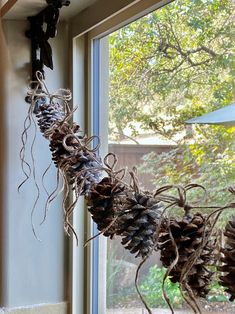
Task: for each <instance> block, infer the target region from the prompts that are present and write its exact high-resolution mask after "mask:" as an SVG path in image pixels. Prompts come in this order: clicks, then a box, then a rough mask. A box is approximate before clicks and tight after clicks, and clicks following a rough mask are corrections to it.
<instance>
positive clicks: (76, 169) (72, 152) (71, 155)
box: [50, 122, 101, 194]
mask: <svg viewBox="0 0 235 314" xmlns="http://www.w3.org/2000/svg"><path fill="white" fill-rule="evenodd" d="M79 129H80V127H79V126H78V125H77V124H76V123H74V124H73V125H72V126H71V125H70V124H69V123H68V122H63V124H62V125H58V126H57V127H55V128H54V130H53V133H52V134H51V136H50V150H51V151H52V160H53V161H54V163H55V164H56V166H57V167H58V168H63V169H65V171H66V175H67V178H68V181H69V184H71V185H74V184H76V185H77V187H78V188H79V187H80V186H82V194H86V193H88V191H89V189H90V187H91V185H92V184H93V183H97V182H99V181H100V173H99V172H98V171H92V169H94V168H99V167H100V164H101V161H100V158H99V157H98V156H96V154H95V153H94V152H91V151H89V150H87V149H86V148H85V144H84V143H85V138H84V137H78V136H77V138H76V137H75V136H74V134H75V133H77V132H78V131H79ZM69 135H71V137H68V136H69ZM65 137H67V140H66V145H67V147H69V148H70V149H66V147H65V146H64V143H63V141H64V139H65ZM83 144H84V145H83ZM78 174H79V176H78ZM75 180H76V182H75Z"/></svg>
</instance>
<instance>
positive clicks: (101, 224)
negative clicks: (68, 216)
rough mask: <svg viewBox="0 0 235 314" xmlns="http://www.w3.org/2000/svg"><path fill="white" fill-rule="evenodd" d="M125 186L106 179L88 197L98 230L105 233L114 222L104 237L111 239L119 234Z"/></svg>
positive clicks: (95, 186)
mask: <svg viewBox="0 0 235 314" xmlns="http://www.w3.org/2000/svg"><path fill="white" fill-rule="evenodd" d="M124 191H125V186H124V185H123V184H121V183H119V182H118V181H116V180H113V179H111V178H109V177H105V178H103V179H102V181H101V182H99V183H97V184H94V185H93V186H92V188H91V190H90V193H89V194H88V196H87V201H88V210H89V212H90V213H91V214H92V218H93V220H94V221H95V222H96V223H97V228H98V230H100V231H104V230H105V229H106V228H108V227H109V225H110V224H111V223H112V222H114V223H113V224H112V225H111V226H110V228H108V229H107V230H106V231H104V233H103V235H104V236H106V237H110V238H111V239H112V238H113V236H114V235H115V234H116V233H117V228H118V219H117V221H116V222H115V219H116V218H117V217H118V216H119V215H120V214H121V213H122V205H123V201H124V199H125V195H126V194H125V193H124Z"/></svg>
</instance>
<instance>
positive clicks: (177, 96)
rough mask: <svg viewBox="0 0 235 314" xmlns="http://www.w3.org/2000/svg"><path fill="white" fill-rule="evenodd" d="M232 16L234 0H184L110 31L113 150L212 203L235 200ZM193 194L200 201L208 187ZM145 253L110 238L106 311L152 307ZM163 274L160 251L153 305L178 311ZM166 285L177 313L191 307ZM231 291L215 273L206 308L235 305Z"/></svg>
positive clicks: (145, 179) (143, 179)
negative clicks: (193, 188)
mask: <svg viewBox="0 0 235 314" xmlns="http://www.w3.org/2000/svg"><path fill="white" fill-rule="evenodd" d="M233 14H234V1H232V0H198V1H190V0H176V1H174V2H172V3H171V4H168V5H166V6H164V7H162V8H161V9H158V10H156V11H155V12H152V13H151V14H149V15H147V16H145V17H143V18H141V19H139V20H137V21H135V22H133V23H131V24H129V25H127V26H125V27H123V28H121V29H119V30H118V31H116V32H114V33H112V34H111V35H109V36H108V40H109V61H110V65H109V70H110V85H109V138H108V140H109V151H110V152H114V153H115V154H117V155H118V160H119V167H120V168H123V167H126V166H127V167H128V168H129V170H131V169H132V168H133V166H135V167H137V168H138V176H139V184H140V187H141V189H143V190H149V191H153V190H155V189H157V188H159V187H160V186H162V185H166V184H181V185H186V184H189V183H197V184H202V185H203V186H205V187H206V188H207V189H208V203H213V204H216V205H222V204H225V203H228V202H229V200H231V201H232V199H233V198H234V196H233V195H232V194H229V193H228V187H229V186H234V181H235V154H234V151H235V149H234V148H235V141H234V138H235V137H234V136H235V116H232V115H231V113H232V110H233V112H234V107H233V106H231V107H227V106H229V105H231V104H232V103H233V102H234V85H233V70H234V68H233V66H232V50H233V49H234V40H233V39H234V38H233V36H234V35H233V23H234V22H233ZM220 108H224V112H223V113H218V114H214V115H212V116H208V117H204V118H203V121H204V122H208V123H211V124H186V123H185V122H186V121H187V120H189V119H192V118H195V117H199V116H203V115H205V114H207V113H210V112H213V111H215V110H218V109H220ZM219 119H220V120H223V121H220V122H221V124H220V125H214V124H213V123H214V122H216V121H218V120H219ZM128 182H129V179H128ZM192 197H193V198H194V199H195V200H199V204H201V203H200V199H201V197H202V193H201V191H200V190H197V191H195V192H193V193H192ZM229 198H230V199H229ZM202 211H203V210H202ZM231 214H232V211H231V210H230V211H229V210H228V211H226V212H225V213H224V214H223V215H221V218H220V219H219V221H218V224H217V225H218V227H217V232H218V238H219V237H220V239H221V241H223V239H222V237H221V232H219V230H222V228H223V227H224V226H225V224H226V222H227V221H228V219H229V218H230V217H231ZM172 215H174V216H175V215H182V212H178V211H174V210H172ZM140 261H141V259H140V258H135V254H130V252H129V250H127V249H125V248H124V246H123V245H121V238H120V237H116V238H115V239H113V240H108V244H107V280H106V286H107V288H106V294H107V313H108V314H114V313H115V314H133V313H135V314H138V313H147V312H144V306H143V304H142V303H141V302H140V299H139V297H138V295H137V293H136V290H135V285H134V280H135V272H136V270H137V267H138V264H139V263H140ZM164 273H165V269H164V268H163V267H162V264H161V261H160V255H159V253H158V252H155V253H154V254H153V255H152V256H151V257H150V258H149V259H148V261H147V262H146V263H145V264H144V266H143V267H142V270H141V273H140V277H139V286H140V289H141V291H142V293H143V295H144V296H145V299H146V301H147V303H148V304H149V306H150V307H151V308H153V309H154V310H153V313H159V314H163V313H170V310H169V309H168V307H167V304H166V302H165V301H164V300H163V298H162V292H161V291H162V290H161V282H162V279H163V276H164ZM167 292H168V295H169V298H170V300H171V302H172V304H173V306H174V308H175V309H177V310H178V311H179V312H177V313H180V314H181V313H182V314H183V313H184V314H186V313H189V310H188V308H187V307H186V305H185V302H184V301H183V298H182V296H181V294H180V291H179V289H178V285H177V284H172V283H170V282H167ZM228 298H229V297H228V295H227V294H226V293H225V292H224V289H223V288H222V286H220V285H219V283H218V276H217V277H216V276H215V278H214V280H213V283H212V286H211V291H210V293H209V294H208V296H207V297H206V298H205V300H203V301H202V302H201V304H202V308H203V310H204V311H205V313H216V312H217V311H219V312H222V313H234V312H235V305H234V303H229V302H228Z"/></svg>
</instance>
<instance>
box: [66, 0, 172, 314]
mask: <svg viewBox="0 0 235 314" xmlns="http://www.w3.org/2000/svg"><path fill="white" fill-rule="evenodd" d="M104 1H105V0H104ZM104 1H103V2H104ZM118 1H120V0H113V4H114V3H117V2H118ZM172 1H174V0H136V1H129V2H132V4H131V5H127V6H126V7H125V8H122V9H121V10H120V11H119V12H116V13H115V14H113V15H112V16H110V17H109V18H105V19H104V20H103V21H99V22H98V24H97V25H96V24H95V22H94V24H92V21H90V20H89V16H87V17H85V18H84V12H82V16H79V15H78V16H77V17H76V18H75V19H74V20H73V21H72V22H71V24H70V28H71V35H70V36H71V37H70V38H71V40H72V42H73V45H72V52H73V54H72V58H71V60H72V64H71V65H72V69H73V70H72V75H71V79H72V86H73V94H74V98H73V101H74V106H76V105H77V104H78V105H79V109H78V111H77V114H75V119H76V120H77V121H78V122H79V124H80V125H81V126H82V128H83V130H85V132H86V134H88V135H89V136H91V135H98V136H100V138H101V142H102V143H101V144H102V145H101V149H100V152H99V153H100V155H101V156H105V154H106V153H107V151H108V141H107V139H108V127H107V126H108V41H107V39H105V36H107V35H108V34H110V33H112V32H114V31H115V30H117V29H119V28H121V27H123V26H124V25H126V24H129V23H131V22H133V21H134V20H136V19H139V18H141V17H143V16H145V15H146V14H148V13H150V12H152V11H154V10H156V9H159V8H160V7H162V6H164V5H166V4H169V3H170V2H172ZM110 2H111V1H110V0H107V6H108V5H110ZM120 2H121V1H120ZM97 14H98V12H97ZM79 19H81V20H82V23H81V24H79ZM97 20H99V19H98V18H97ZM86 23H87V26H86ZM91 25H93V26H91ZM100 69H102V71H101V70H100ZM105 70H106V71H105ZM105 143H106V144H105ZM78 207H80V208H78V210H76V211H74V224H75V228H76V230H77V232H78V234H79V247H76V245H75V243H74V244H73V248H72V251H73V254H72V309H71V313H72V314H82V313H83V314H106V298H105V295H106V287H105V284H106V238H105V237H103V236H100V237H99V238H96V239H95V240H94V241H93V242H91V243H90V244H89V245H88V246H87V247H86V249H85V251H84V249H83V246H82V243H83V242H84V240H86V239H88V238H89V237H91V236H94V234H95V233H96V232H97V231H96V227H95V225H94V223H93V222H92V221H91V218H90V215H89V214H88V213H87V211H86V210H85V205H84V201H83V200H81V201H80V203H79V205H78ZM81 212H82V215H81ZM84 223H85V225H84ZM84 234H85V236H84ZM82 250H83V252H82ZM101 261H103V262H101Z"/></svg>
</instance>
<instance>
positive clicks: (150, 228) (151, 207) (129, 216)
mask: <svg viewBox="0 0 235 314" xmlns="http://www.w3.org/2000/svg"><path fill="white" fill-rule="evenodd" d="M124 208H125V212H126V214H123V215H122V216H121V217H120V218H119V221H118V224H119V230H118V234H119V235H121V236H122V242H121V243H122V244H123V245H124V246H125V248H126V249H128V250H129V251H130V253H133V254H135V253H137V255H136V257H140V256H141V257H142V258H144V257H146V256H147V255H148V254H149V253H150V252H151V251H152V249H153V247H154V245H155V233H156V230H157V227H158V221H159V219H160V217H161V210H160V208H161V205H160V204H159V202H157V201H156V200H155V199H154V198H153V197H152V196H151V195H150V194H147V193H143V192H140V191H138V192H136V193H133V194H130V193H129V195H128V197H127V200H126V204H125V205H124Z"/></svg>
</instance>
